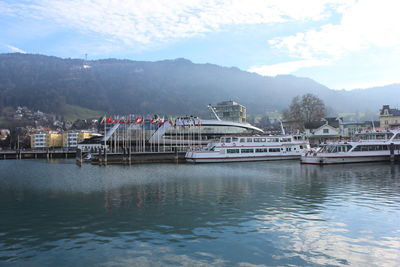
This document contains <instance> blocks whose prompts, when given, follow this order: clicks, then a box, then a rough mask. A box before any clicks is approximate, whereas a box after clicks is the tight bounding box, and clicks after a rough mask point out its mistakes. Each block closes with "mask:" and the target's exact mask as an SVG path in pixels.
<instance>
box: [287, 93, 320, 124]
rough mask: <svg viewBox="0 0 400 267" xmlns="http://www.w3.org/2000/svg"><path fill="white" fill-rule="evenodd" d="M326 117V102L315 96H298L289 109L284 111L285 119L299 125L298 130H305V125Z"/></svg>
mask: <svg viewBox="0 0 400 267" xmlns="http://www.w3.org/2000/svg"><path fill="white" fill-rule="evenodd" d="M325 115H326V108H325V104H324V102H323V101H322V100H321V99H319V98H318V97H317V96H315V95H313V94H305V95H303V96H301V97H300V96H296V97H294V98H293V99H292V102H291V104H290V106H289V108H288V109H286V110H284V111H283V119H284V120H286V121H292V122H294V124H297V125H296V126H297V128H298V129H301V130H303V129H304V124H305V123H308V122H312V121H319V120H321V119H322V118H323V117H325Z"/></svg>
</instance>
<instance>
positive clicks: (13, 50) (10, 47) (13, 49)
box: [4, 44, 26, 54]
mask: <svg viewBox="0 0 400 267" xmlns="http://www.w3.org/2000/svg"><path fill="white" fill-rule="evenodd" d="M4 46H5V47H6V48H8V49H9V50H11V51H12V52H16V53H22V54H26V51H24V50H22V49H20V48H18V47H15V46H12V45H8V44H6V45H4Z"/></svg>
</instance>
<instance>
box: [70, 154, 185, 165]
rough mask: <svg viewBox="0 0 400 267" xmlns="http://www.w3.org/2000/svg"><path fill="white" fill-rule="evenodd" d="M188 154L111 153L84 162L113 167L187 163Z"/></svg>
mask: <svg viewBox="0 0 400 267" xmlns="http://www.w3.org/2000/svg"><path fill="white" fill-rule="evenodd" d="M185 154H186V152H135V153H131V154H121V153H118V154H117V153H110V154H107V156H106V157H104V155H95V156H93V158H92V159H91V160H88V161H85V160H83V162H87V163H91V164H94V165H112V164H123V165H129V164H142V163H185V162H186V159H185ZM77 162H79V159H77Z"/></svg>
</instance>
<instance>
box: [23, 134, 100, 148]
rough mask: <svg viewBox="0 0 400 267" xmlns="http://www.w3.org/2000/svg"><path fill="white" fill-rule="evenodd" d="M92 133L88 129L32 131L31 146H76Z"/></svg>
mask: <svg viewBox="0 0 400 267" xmlns="http://www.w3.org/2000/svg"><path fill="white" fill-rule="evenodd" d="M93 135H94V133H93V132H90V131H68V132H65V133H59V132H55V131H46V132H39V133H34V134H32V135H31V136H30V138H31V148H54V147H58V148H60V147H65V148H76V147H77V146H78V144H79V143H80V142H82V141H84V140H85V139H88V138H90V137H92V136H93Z"/></svg>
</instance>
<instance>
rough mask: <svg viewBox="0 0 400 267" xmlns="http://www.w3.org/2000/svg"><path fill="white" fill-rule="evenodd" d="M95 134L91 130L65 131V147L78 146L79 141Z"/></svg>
mask: <svg viewBox="0 0 400 267" xmlns="http://www.w3.org/2000/svg"><path fill="white" fill-rule="evenodd" d="M93 135H94V133H93V132H91V131H85V130H82V131H68V132H65V133H63V145H62V146H63V147H66V148H76V147H77V146H78V144H79V143H81V142H83V141H84V140H86V139H89V138H91V137H92V136H93Z"/></svg>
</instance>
